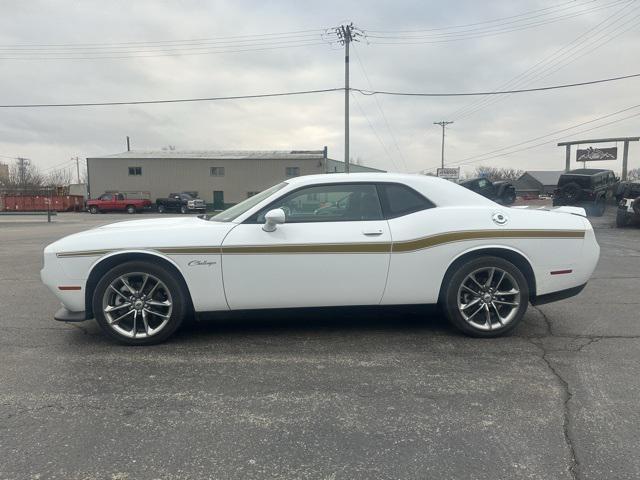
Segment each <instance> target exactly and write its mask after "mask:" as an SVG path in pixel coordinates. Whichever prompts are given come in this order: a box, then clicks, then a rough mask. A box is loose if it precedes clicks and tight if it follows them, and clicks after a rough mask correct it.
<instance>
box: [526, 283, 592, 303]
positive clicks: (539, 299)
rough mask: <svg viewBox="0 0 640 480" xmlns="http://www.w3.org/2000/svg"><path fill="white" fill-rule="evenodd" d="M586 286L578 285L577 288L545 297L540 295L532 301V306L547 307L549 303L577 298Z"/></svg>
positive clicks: (552, 293) (548, 294)
mask: <svg viewBox="0 0 640 480" xmlns="http://www.w3.org/2000/svg"><path fill="white" fill-rule="evenodd" d="M586 286H587V284H586V283H583V284H582V285H578V286H577V287H571V288H567V289H565V290H559V291H557V292H551V293H547V294H545V295H538V296H537V297H536V298H532V299H531V305H545V304H547V303H551V302H558V301H560V300H565V299H567V298H571V297H575V296H576V295H578V294H579V293H580V292H582V290H584V287H586Z"/></svg>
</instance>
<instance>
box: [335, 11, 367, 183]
mask: <svg viewBox="0 0 640 480" xmlns="http://www.w3.org/2000/svg"><path fill="white" fill-rule="evenodd" d="M335 32H336V34H337V35H338V41H339V42H340V43H341V44H342V45H344V171H345V173H349V171H350V168H349V95H350V94H351V89H350V87H349V44H350V43H351V42H357V41H358V37H359V36H360V35H362V33H361V32H360V31H359V30H358V29H357V27H354V25H353V22H352V23H349V24H348V25H340V26H339V27H337V28H336V29H335Z"/></svg>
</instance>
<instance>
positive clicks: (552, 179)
mask: <svg viewBox="0 0 640 480" xmlns="http://www.w3.org/2000/svg"><path fill="white" fill-rule="evenodd" d="M563 173H564V171H562V170H528V171H526V172H524V174H523V175H530V176H531V177H533V178H534V179H535V180H537V181H538V182H540V183H541V184H542V185H557V184H558V180H559V179H560V175H562V174H563ZM520 178H522V177H520Z"/></svg>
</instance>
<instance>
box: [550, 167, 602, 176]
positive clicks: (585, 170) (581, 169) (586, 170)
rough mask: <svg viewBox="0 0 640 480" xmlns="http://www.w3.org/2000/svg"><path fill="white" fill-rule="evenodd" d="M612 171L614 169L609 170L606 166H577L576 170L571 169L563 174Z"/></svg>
mask: <svg viewBox="0 0 640 480" xmlns="http://www.w3.org/2000/svg"><path fill="white" fill-rule="evenodd" d="M605 172H607V173H608V172H612V173H613V170H607V169H604V168H576V169H575V170H569V171H568V172H565V173H563V174H562V175H596V174H598V173H605Z"/></svg>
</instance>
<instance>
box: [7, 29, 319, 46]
mask: <svg viewBox="0 0 640 480" xmlns="http://www.w3.org/2000/svg"><path fill="white" fill-rule="evenodd" d="M311 32H315V33H316V34H317V33H328V32H329V29H328V28H314V29H308V30H294V31H289V32H277V33H258V34H247V35H226V36H218V37H208V38H191V39H186V40H184V39H183V40H142V41H130V42H97V43H23V44H0V48H23V47H24V48H31V47H100V46H117V45H149V44H172V43H182V42H209V41H217V40H227V39H228V40H237V39H242V38H264V37H267V38H274V37H288V36H289V37H290V36H294V37H297V36H304V35H308V34H311Z"/></svg>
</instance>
